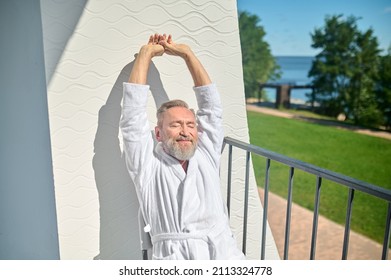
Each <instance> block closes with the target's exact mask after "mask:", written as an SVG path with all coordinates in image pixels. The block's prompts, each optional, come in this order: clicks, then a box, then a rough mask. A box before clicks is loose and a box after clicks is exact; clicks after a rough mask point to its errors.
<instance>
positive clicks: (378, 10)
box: [237, 0, 391, 56]
mask: <svg viewBox="0 0 391 280" xmlns="http://www.w3.org/2000/svg"><path fill="white" fill-rule="evenodd" d="M237 7H238V10H239V11H247V12H249V13H250V14H255V15H257V16H258V17H259V18H260V22H259V25H261V26H263V28H264V29H265V31H266V36H265V37H264V40H265V41H266V42H267V43H268V44H269V45H270V49H271V52H272V54H273V55H292V56H293V55H297V56H307V55H308V56H313V55H316V54H317V53H318V52H319V50H317V49H314V48H312V47H311V44H312V40H311V35H310V34H311V33H313V31H314V29H315V28H321V27H323V26H324V25H325V17H326V16H327V15H339V14H343V16H344V18H346V17H347V16H351V15H353V16H355V17H360V18H361V19H360V20H358V21H357V25H358V28H359V30H360V31H362V32H365V31H367V30H368V29H369V28H372V29H373V31H374V36H375V37H376V38H377V39H378V43H379V48H380V49H383V50H384V52H383V53H384V54H385V51H386V50H387V49H388V48H389V46H391V0H269V1H267V0H237Z"/></svg>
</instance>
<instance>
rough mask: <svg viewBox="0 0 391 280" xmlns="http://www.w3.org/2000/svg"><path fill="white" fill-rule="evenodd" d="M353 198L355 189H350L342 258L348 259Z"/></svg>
mask: <svg viewBox="0 0 391 280" xmlns="http://www.w3.org/2000/svg"><path fill="white" fill-rule="evenodd" d="M353 199H354V190H353V189H349V197H348V207H347V209H346V220H345V233H344V237H343V246H342V259H343V260H346V259H347V257H348V247H349V234H350V221H351V218H352V207H353Z"/></svg>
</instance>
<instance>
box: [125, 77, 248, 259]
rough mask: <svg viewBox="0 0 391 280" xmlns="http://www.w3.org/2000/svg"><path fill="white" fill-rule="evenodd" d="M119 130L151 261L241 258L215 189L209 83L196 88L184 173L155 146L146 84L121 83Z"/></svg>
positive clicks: (217, 135)
mask: <svg viewBox="0 0 391 280" xmlns="http://www.w3.org/2000/svg"><path fill="white" fill-rule="evenodd" d="M123 89H124V97H123V108H122V118H121V123H120V126H121V130H122V135H123V137H124V152H125V156H126V164H127V168H128V171H129V174H130V176H131V179H132V180H133V182H134V185H135V187H136V191H137V195H138V199H139V202H140V207H141V211H142V213H143V216H144V219H145V222H146V224H149V226H150V235H151V239H152V244H153V248H152V255H153V259H167V260H178V259H179V260H180V259H186V260H191V259H203V260H205V259H206V260H207V259H223V260H224V259H244V258H245V257H244V255H243V253H242V252H241V251H240V250H239V249H238V248H237V244H236V241H235V239H234V238H233V236H232V232H231V230H230V227H229V220H228V216H227V211H226V207H225V204H224V202H223V199H222V196H221V190H220V177H219V167H220V154H221V147H222V143H223V137H224V133H223V127H222V108H221V102H220V96H219V93H218V92H217V88H216V86H215V85H214V84H211V85H208V86H201V87H195V88H194V91H195V93H196V98H197V103H198V108H199V110H198V112H197V124H198V136H199V139H198V148H197V150H196V152H195V154H194V156H193V157H192V158H191V159H190V161H189V165H188V170H187V173H186V172H185V171H184V170H183V168H182V166H181V164H180V163H179V162H178V160H177V159H175V158H174V157H172V156H170V155H169V154H167V153H166V152H165V151H164V150H163V147H162V145H161V143H158V144H157V145H156V146H155V144H154V139H153V136H152V134H151V129H150V127H149V123H148V118H147V112H146V105H147V98H148V91H149V86H148V85H138V84H131V83H124V85H123Z"/></svg>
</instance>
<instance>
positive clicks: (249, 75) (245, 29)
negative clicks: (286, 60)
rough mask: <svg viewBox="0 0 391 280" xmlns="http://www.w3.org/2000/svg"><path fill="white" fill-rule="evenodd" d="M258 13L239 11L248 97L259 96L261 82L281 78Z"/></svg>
mask: <svg viewBox="0 0 391 280" xmlns="http://www.w3.org/2000/svg"><path fill="white" fill-rule="evenodd" d="M259 22H260V19H259V17H258V16H257V15H251V14H249V13H248V12H239V32H240V41H241V49H242V63H243V76H244V87H245V94H246V97H258V96H257V95H258V94H259V86H258V84H259V83H260V82H263V83H264V82H266V81H268V80H269V79H276V78H279V76H280V74H279V72H278V69H279V66H278V65H277V64H276V61H275V59H274V57H273V56H272V54H271V52H270V48H269V44H268V43H267V42H265V41H264V36H265V35H266V33H265V30H264V28H263V27H262V26H260V25H259Z"/></svg>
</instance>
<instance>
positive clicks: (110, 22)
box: [41, 0, 278, 259]
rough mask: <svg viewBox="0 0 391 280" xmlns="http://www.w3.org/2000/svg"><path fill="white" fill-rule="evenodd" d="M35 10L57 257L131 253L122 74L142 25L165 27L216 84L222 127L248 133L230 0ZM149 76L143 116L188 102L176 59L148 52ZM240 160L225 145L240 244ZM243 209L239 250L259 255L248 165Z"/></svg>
mask: <svg viewBox="0 0 391 280" xmlns="http://www.w3.org/2000/svg"><path fill="white" fill-rule="evenodd" d="M41 9H42V21H43V32H44V46H45V60H46V61H45V62H46V76H47V84H48V102H49V116H50V129H51V140H52V153H53V167H54V178H55V188H56V203H57V214H58V228H59V238H60V254H61V258H62V259H92V258H102V259H138V258H140V256H141V255H140V248H139V247H140V245H139V241H138V224H137V210H138V204H137V199H136V196H135V192H134V190H133V188H132V185H131V182H130V180H129V178H128V175H127V172H126V169H125V165H124V162H123V159H122V154H121V140H120V139H121V135H120V134H119V129H118V121H119V118H120V104H121V97H122V82H123V81H126V80H127V78H128V75H129V72H130V69H131V67H132V61H133V59H134V54H135V53H137V52H138V50H139V47H140V46H141V45H142V44H144V43H146V41H147V39H148V37H149V35H150V34H153V33H155V32H157V33H167V34H173V37H174V40H176V41H178V42H183V43H186V44H189V45H191V46H192V48H193V50H194V52H195V53H196V54H197V55H198V57H199V58H200V60H201V61H202V62H203V64H204V65H205V67H206V68H207V70H208V72H209V74H210V76H211V78H212V79H213V81H214V82H215V83H217V85H218V87H219V90H220V92H221V95H222V97H223V98H222V100H223V106H224V109H225V113H224V124H225V133H226V135H228V136H232V137H235V138H238V139H241V140H243V141H246V142H248V140H249V137H248V128H247V119H246V110H245V100H244V88H243V77H242V66H241V52H240V41H239V32H238V20H237V7H236V1H234V0H230V1H217V0H215V1H210V0H202V1H195V0H194V1H184V0H179V1H178V0H128V1H120V0H115V1H103V0H101V1H98V0H90V1H85V2H83V1H78V0H73V1H66V0H41ZM149 82H150V84H151V93H152V95H151V98H150V103H149V113H150V122H151V125H154V122H155V110H156V105H155V103H157V104H159V103H160V102H162V101H164V100H166V99H168V98H169V99H173V98H181V99H185V100H187V101H188V102H189V103H190V105H192V106H193V107H195V106H196V101H195V97H194V94H193V91H192V89H191V87H192V79H191V76H190V74H189V73H188V71H187V68H186V65H185V64H184V63H183V61H182V60H181V59H179V58H176V57H169V56H163V57H159V58H155V59H154V62H153V65H152V67H151V73H150V81H149ZM152 97H153V98H152ZM224 159H226V154H225V155H224ZM244 162H245V154H244V153H243V154H239V153H235V154H234V172H233V190H234V194H233V201H232V203H233V205H232V213H231V216H232V227H233V230H234V232H235V233H236V234H237V238H238V242H239V246H241V244H240V242H241V235H240V232H241V231H242V224H241V219H242V213H243V206H242V204H243V196H244V195H243V185H244V174H245V169H244ZM226 169H227V166H226V165H223V168H222V179H223V180H222V181H223V183H222V189H223V192H224V189H225V187H226V186H225V181H226V177H227V173H226ZM249 213H250V217H249V227H248V241H247V255H248V257H249V258H250V259H259V257H260V250H259V247H260V233H261V219H262V216H261V214H262V209H261V205H260V202H259V199H258V193H257V190H256V185H255V180H254V176H253V174H252V173H251V191H250V209H249ZM267 240H268V242H267V247H268V250H267V254H266V258H267V259H275V258H278V255H277V250H276V248H275V245H274V240H273V238H272V236H271V235H270V232H269V231H268V237H267Z"/></svg>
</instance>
